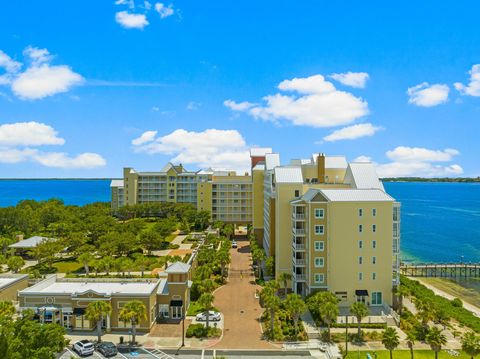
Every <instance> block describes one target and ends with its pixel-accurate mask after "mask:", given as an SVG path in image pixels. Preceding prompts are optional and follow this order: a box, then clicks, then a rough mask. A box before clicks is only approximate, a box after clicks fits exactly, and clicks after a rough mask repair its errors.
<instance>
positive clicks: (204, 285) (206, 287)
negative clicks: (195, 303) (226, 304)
mask: <svg viewBox="0 0 480 359" xmlns="http://www.w3.org/2000/svg"><path fill="white" fill-rule="evenodd" d="M199 287H200V291H201V292H202V293H212V292H213V291H214V290H215V282H214V281H213V280H211V279H205V280H203V281H201V282H200V283H199Z"/></svg>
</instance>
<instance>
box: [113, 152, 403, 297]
mask: <svg viewBox="0 0 480 359" xmlns="http://www.w3.org/2000/svg"><path fill="white" fill-rule="evenodd" d="M250 158H251V173H250V174H249V175H240V176H239V175H237V174H236V173H234V172H231V171H214V170H211V169H209V170H202V171H198V172H188V171H185V170H184V169H183V167H182V166H181V165H179V166H174V165H172V164H168V165H167V166H166V167H165V168H164V169H162V171H161V172H158V173H144V172H136V171H135V170H133V169H131V168H125V169H124V178H123V180H122V181H114V182H112V207H113V208H118V207H120V206H122V205H125V204H130V205H132V204H136V203H147V202H152V201H154V202H155V201H159V202H162V201H167V202H168V201H173V202H188V203H192V204H193V205H195V206H196V207H197V209H202V210H208V211H210V212H211V214H212V219H213V220H214V221H215V220H221V221H223V222H228V223H234V224H238V225H243V224H248V225H251V226H252V228H253V231H254V233H255V234H256V236H257V240H258V241H259V242H260V243H262V244H263V248H264V249H265V252H266V254H267V255H268V256H274V257H275V275H276V276H277V277H278V276H279V275H280V274H281V273H290V274H292V281H291V283H290V285H291V289H292V290H293V291H294V292H296V293H299V294H302V295H308V294H309V293H311V292H313V291H315V290H330V291H332V292H334V293H336V294H337V296H338V297H339V299H340V300H341V305H345V306H348V305H350V304H351V303H353V302H354V301H363V302H365V303H367V304H369V305H373V306H384V305H391V304H392V288H393V286H395V285H397V284H398V280H399V278H398V268H399V253H400V204H399V203H398V202H396V201H395V199H393V198H392V197H390V196H389V195H388V194H387V193H386V192H385V189H384V187H383V184H382V183H381V181H380V180H379V178H378V176H377V174H376V171H375V168H374V165H373V164H372V163H367V162H353V163H348V162H347V160H346V158H345V157H344V156H327V155H324V154H321V153H320V154H319V153H317V154H313V155H312V156H311V157H310V158H308V159H297V160H292V161H290V163H288V164H286V165H282V164H281V161H280V155H279V154H278V153H274V152H273V151H272V149H271V148H254V149H252V150H251V151H250ZM186 178H188V180H187V179H186ZM183 182H188V183H190V186H189V187H188V189H186V188H185V187H180V183H183ZM122 191H123V192H122ZM179 191H180V192H179ZM121 193H123V198H124V201H123V202H120V201H119V200H118V201H117V202H113V200H114V198H121ZM180 195H181V196H180ZM182 196H183V197H182ZM320 214H322V215H321V216H320Z"/></svg>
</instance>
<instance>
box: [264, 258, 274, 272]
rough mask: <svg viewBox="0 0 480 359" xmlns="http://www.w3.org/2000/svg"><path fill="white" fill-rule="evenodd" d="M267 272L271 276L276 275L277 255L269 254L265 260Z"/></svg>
mask: <svg viewBox="0 0 480 359" xmlns="http://www.w3.org/2000/svg"><path fill="white" fill-rule="evenodd" d="M265 274H266V275H268V276H269V277H273V276H274V275H275V257H274V256H269V257H268V258H267V259H266V260H265Z"/></svg>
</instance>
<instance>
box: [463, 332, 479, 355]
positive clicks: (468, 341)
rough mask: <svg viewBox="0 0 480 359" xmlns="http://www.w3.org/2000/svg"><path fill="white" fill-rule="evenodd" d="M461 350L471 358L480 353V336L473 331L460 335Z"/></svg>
mask: <svg viewBox="0 0 480 359" xmlns="http://www.w3.org/2000/svg"><path fill="white" fill-rule="evenodd" d="M462 350H463V351H464V352H465V353H467V354H468V355H470V358H471V359H473V358H474V357H475V356H477V355H478V354H480V338H479V337H477V336H476V335H475V333H473V332H468V333H465V334H464V335H463V337H462Z"/></svg>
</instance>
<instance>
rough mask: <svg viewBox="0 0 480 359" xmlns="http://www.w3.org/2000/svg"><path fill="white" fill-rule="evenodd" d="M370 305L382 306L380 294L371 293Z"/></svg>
mask: <svg viewBox="0 0 480 359" xmlns="http://www.w3.org/2000/svg"><path fill="white" fill-rule="evenodd" d="M372 305H382V292H372Z"/></svg>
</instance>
